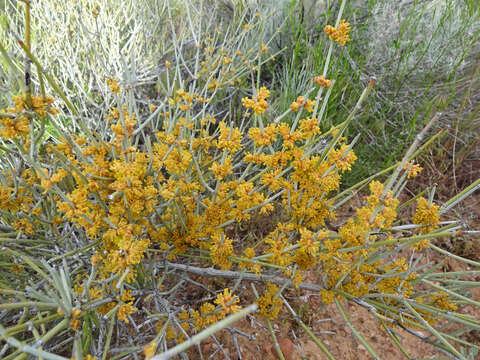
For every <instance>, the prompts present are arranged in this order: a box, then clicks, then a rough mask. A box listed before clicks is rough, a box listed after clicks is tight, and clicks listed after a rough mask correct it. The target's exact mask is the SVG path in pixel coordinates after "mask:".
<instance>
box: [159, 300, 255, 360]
mask: <svg viewBox="0 0 480 360" xmlns="http://www.w3.org/2000/svg"><path fill="white" fill-rule="evenodd" d="M257 309H258V306H257V304H251V305H249V306H247V307H246V308H243V309H242V310H240V311H239V312H237V313H235V314H232V315H230V316H228V317H226V318H225V319H223V320H220V321H219V322H217V323H216V324H213V325H212V326H210V327H208V328H206V329H205V330H203V331H201V332H200V333H198V334H197V335H195V336H192V337H191V338H190V339H188V340H187V341H184V342H183V343H181V344H178V345H177V346H175V347H173V348H171V349H169V350H168V351H165V352H164V353H162V354H159V355H156V356H154V357H152V358H151V359H150V360H168V359H170V358H172V357H173V356H175V355H178V354H180V353H182V352H184V351H185V350H187V349H188V348H190V347H192V346H194V345H196V344H199V343H200V342H201V341H203V340H205V339H208V338H209V337H210V336H212V335H213V334H215V333H216V332H218V331H220V330H222V329H224V328H226V327H227V326H229V325H230V324H232V323H234V322H236V321H238V320H240V319H242V318H244V317H245V316H247V315H248V314H251V313H253V312H255V311H257Z"/></svg>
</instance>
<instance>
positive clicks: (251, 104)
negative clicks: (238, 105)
mask: <svg viewBox="0 0 480 360" xmlns="http://www.w3.org/2000/svg"><path fill="white" fill-rule="evenodd" d="M269 96H270V91H269V90H267V88H266V87H265V86H262V87H261V88H260V90H258V92H257V96H256V98H253V97H252V98H246V97H245V98H243V99H242V104H243V106H244V107H245V108H247V109H253V112H254V113H255V115H259V114H263V113H265V111H266V110H267V108H268V102H267V99H268V97H269Z"/></svg>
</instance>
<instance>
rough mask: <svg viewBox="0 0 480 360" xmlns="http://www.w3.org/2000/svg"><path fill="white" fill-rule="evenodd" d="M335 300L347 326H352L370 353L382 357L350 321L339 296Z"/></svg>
mask: <svg viewBox="0 0 480 360" xmlns="http://www.w3.org/2000/svg"><path fill="white" fill-rule="evenodd" d="M334 300H335V305H337V309H338V311H339V312H340V314H341V315H342V317H343V320H344V321H345V323H346V324H347V326H348V327H349V328H350V330H351V331H352V333H353V335H355V337H356V338H357V339H358V341H360V342H361V343H362V345H363V346H364V347H365V349H367V351H368V352H369V354H370V355H372V356H373V358H374V359H380V357H379V356H378V355H377V354H376V353H375V350H373V348H372V347H371V346H370V344H369V343H368V342H367V340H365V338H364V337H363V336H362V334H360V332H359V331H358V330H357V329H355V326H353V324H352V322H351V321H350V319H349V317H348V315H347V313H346V312H345V310H344V309H343V307H342V304H340V301H339V300H338V299H337V297H334Z"/></svg>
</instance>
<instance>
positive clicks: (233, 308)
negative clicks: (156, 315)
mask: <svg viewBox="0 0 480 360" xmlns="http://www.w3.org/2000/svg"><path fill="white" fill-rule="evenodd" d="M238 302H239V299H238V297H236V296H234V295H233V294H232V292H231V291H230V290H229V289H224V290H223V292H220V293H219V294H218V295H217V297H216V299H215V300H214V303H211V302H205V303H203V304H202V305H201V306H200V307H199V309H198V310H194V309H190V310H188V311H187V310H184V311H183V312H181V313H180V314H178V320H179V323H180V327H181V328H182V330H180V329H179V328H178V327H175V326H172V325H167V328H166V338H167V340H172V339H176V340H177V341H184V340H185V334H184V332H185V333H195V332H199V331H201V330H203V329H204V328H205V327H207V326H210V325H212V324H215V323H216V322H218V321H220V320H222V319H224V318H225V317H226V316H228V315H230V314H234V313H236V312H238V311H239V310H240V309H241V306H240V305H238ZM214 304H217V305H218V306H217V307H216V306H215V305H214ZM164 325H165V320H164V319H161V320H160V321H159V322H158V323H157V326H156V327H157V330H158V331H160V330H161V329H162V327H163V326H164ZM155 346H156V345H153V343H150V344H149V345H147V346H146V347H145V348H144V353H145V354H147V353H148V354H152V353H153V351H154V350H155Z"/></svg>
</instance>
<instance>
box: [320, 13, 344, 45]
mask: <svg viewBox="0 0 480 360" xmlns="http://www.w3.org/2000/svg"><path fill="white" fill-rule="evenodd" d="M324 32H325V33H326V34H327V35H328V36H329V37H330V40H334V41H335V42H337V43H339V44H340V45H341V46H344V45H345V44H346V43H347V42H349V41H350V36H349V32H350V23H348V22H347V21H345V20H344V19H342V20H341V21H340V24H338V27H337V28H335V27H333V26H331V25H327V26H325V28H324Z"/></svg>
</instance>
